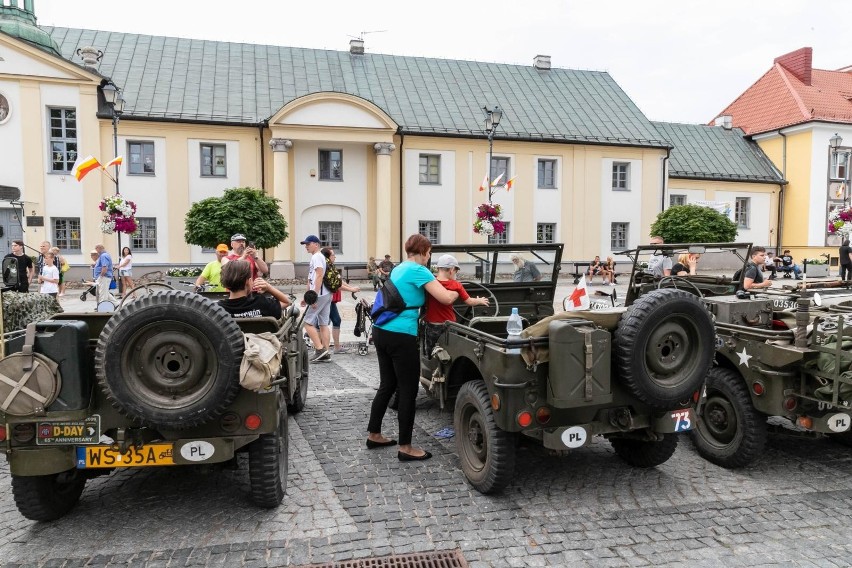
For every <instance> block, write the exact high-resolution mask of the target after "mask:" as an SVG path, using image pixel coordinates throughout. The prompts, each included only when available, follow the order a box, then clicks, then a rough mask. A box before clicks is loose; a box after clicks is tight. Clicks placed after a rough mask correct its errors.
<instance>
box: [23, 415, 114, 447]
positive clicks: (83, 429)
mask: <svg viewBox="0 0 852 568" xmlns="http://www.w3.org/2000/svg"><path fill="white" fill-rule="evenodd" d="M100 438H101V417H100V416H99V415H97V414H96V415H94V416H89V417H88V418H86V419H85V420H63V421H58V422H39V424H38V428H37V429H36V445H38V446H58V445H62V444H66V445H67V444H74V445H77V444H97V443H98V441H99V440H100Z"/></svg>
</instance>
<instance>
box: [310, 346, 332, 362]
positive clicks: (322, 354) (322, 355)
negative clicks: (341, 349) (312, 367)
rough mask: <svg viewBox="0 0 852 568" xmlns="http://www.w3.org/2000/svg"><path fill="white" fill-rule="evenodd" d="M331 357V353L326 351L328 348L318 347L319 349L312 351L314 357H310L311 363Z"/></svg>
mask: <svg viewBox="0 0 852 568" xmlns="http://www.w3.org/2000/svg"><path fill="white" fill-rule="evenodd" d="M330 357H331V354H330V353H329V352H328V349H320V350H319V351H315V352H314V358H313V359H311V363H316V362H317V361H324V360H326V359H328V358H330Z"/></svg>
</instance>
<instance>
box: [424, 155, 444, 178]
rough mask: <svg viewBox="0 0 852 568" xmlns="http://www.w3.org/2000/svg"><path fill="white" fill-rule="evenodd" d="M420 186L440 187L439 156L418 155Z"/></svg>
mask: <svg viewBox="0 0 852 568" xmlns="http://www.w3.org/2000/svg"><path fill="white" fill-rule="evenodd" d="M419 167H420V185H441V155H440V154H420V158H419Z"/></svg>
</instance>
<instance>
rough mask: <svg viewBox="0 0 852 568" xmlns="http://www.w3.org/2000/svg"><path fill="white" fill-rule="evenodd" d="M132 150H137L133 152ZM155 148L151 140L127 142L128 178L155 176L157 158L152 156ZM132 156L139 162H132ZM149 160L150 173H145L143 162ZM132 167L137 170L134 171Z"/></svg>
mask: <svg viewBox="0 0 852 568" xmlns="http://www.w3.org/2000/svg"><path fill="white" fill-rule="evenodd" d="M134 148H138V151H137V152H134ZM155 148H156V146H155V145H154V142H153V141H152V140H128V141H127V175H129V176H154V175H156V174H157V158H156V156H155V155H154V153H155ZM134 156H138V158H139V161H138V162H134V161H133V158H134ZM147 158H150V160H151V171H149V172H146V171H145V164H146V162H145V160H146V159H147ZM134 166H135V167H136V168H138V169H136V170H135V171H134Z"/></svg>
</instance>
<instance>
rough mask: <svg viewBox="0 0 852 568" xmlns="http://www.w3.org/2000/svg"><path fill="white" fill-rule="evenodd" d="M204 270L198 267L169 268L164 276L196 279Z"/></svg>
mask: <svg viewBox="0 0 852 568" xmlns="http://www.w3.org/2000/svg"><path fill="white" fill-rule="evenodd" d="M202 270H204V269H203V268H201V267H200V266H182V267H175V268H169V269H168V270H167V271H166V276H172V277H178V278H188V277H190V276H191V277H193V278H195V277H197V276H200V275H201V271H202Z"/></svg>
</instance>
